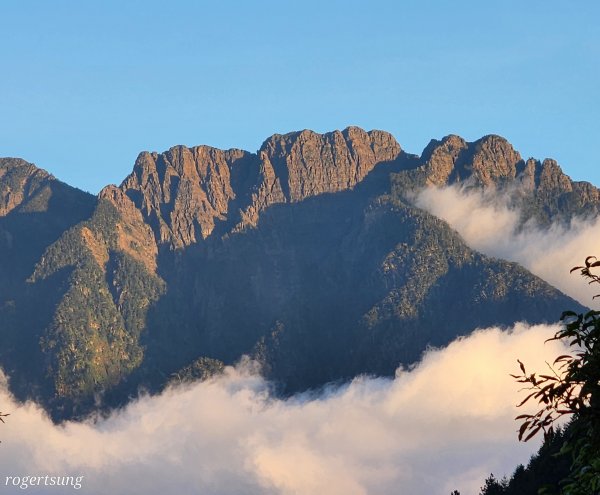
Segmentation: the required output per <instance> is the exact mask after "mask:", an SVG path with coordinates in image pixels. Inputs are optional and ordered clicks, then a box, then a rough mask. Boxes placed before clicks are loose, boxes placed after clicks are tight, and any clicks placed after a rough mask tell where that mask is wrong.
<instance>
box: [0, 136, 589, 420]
mask: <svg viewBox="0 0 600 495" xmlns="http://www.w3.org/2000/svg"><path fill="white" fill-rule="evenodd" d="M451 184H462V185H463V186H464V187H467V188H486V189H490V188H493V189H494V190H497V191H504V192H506V194H507V195H508V196H509V197H510V198H511V201H512V202H513V204H514V205H515V206H518V207H519V209H520V211H521V212H522V219H521V220H522V223H523V224H525V223H526V222H527V221H529V220H535V221H536V222H537V223H538V224H539V225H542V226H543V225H550V224H552V223H554V222H568V221H569V220H570V219H572V218H573V217H575V216H577V217H586V216H595V215H597V214H598V212H599V211H600V190H599V189H597V188H596V187H594V186H592V185H591V184H589V183H586V182H573V181H572V180H571V179H570V178H569V177H568V176H566V175H565V174H564V173H563V172H562V170H561V169H560V167H559V166H558V164H557V163H556V162H555V161H554V160H550V159H546V160H544V161H543V162H540V161H537V160H535V159H528V160H524V159H522V158H521V156H520V155H519V153H518V152H517V151H515V150H514V149H513V147H512V146H511V145H510V143H509V142H508V141H507V140H506V139H504V138H502V137H500V136H495V135H490V136H485V137H483V138H481V139H479V140H477V141H475V142H467V141H465V140H464V139H462V138H460V137H458V136H454V135H451V136H447V137H445V138H443V139H442V140H440V141H438V140H432V141H431V142H430V143H429V145H428V146H427V147H426V148H425V150H424V151H423V153H422V154H421V156H417V155H413V154H409V153H406V152H404V151H403V150H402V149H401V147H400V145H399V144H398V143H397V142H396V140H395V139H394V137H393V136H392V135H391V134H389V133H387V132H383V131H370V132H366V131H364V130H362V129H360V128H357V127H349V128H347V129H344V130H343V131H334V132H330V133H326V134H318V133H315V132H312V131H308V130H304V131H301V132H293V133H289V134H285V135H280V134H276V135H273V136H271V137H270V138H268V139H267V140H266V141H265V142H264V143H263V145H262V146H261V147H260V149H259V150H258V151H257V152H256V153H250V152H247V151H243V150H238V149H231V150H220V149H216V148H212V147H209V146H197V147H193V148H187V147H184V146H176V147H173V148H171V149H169V150H168V151H166V152H164V153H155V152H153V153H149V152H143V153H141V154H140V155H139V156H138V158H137V160H136V162H135V164H134V166H133V171H132V173H131V174H130V175H129V176H127V177H126V178H125V180H124V181H123V182H122V183H121V185H119V186H114V185H109V186H107V187H105V188H104V189H103V190H102V191H101V192H100V193H99V194H98V195H97V196H93V195H90V194H88V193H85V192H83V191H80V190H78V189H76V188H73V187H71V186H69V185H67V184H64V183H62V182H60V181H59V180H57V179H55V178H54V177H53V176H52V175H50V174H48V173H47V172H45V171H43V170H41V169H39V168H37V167H35V166H34V165H32V164H30V163H28V162H26V161H24V160H21V159H15V158H3V159H0V256H1V259H2V264H0V365H1V366H2V367H3V368H4V370H5V372H6V373H7V375H8V376H9V377H10V387H11V391H12V392H13V394H15V396H16V397H18V398H19V399H22V400H25V399H34V400H36V401H38V402H39V403H40V404H43V405H44V407H45V408H46V409H47V410H48V411H49V412H50V414H51V415H52V417H53V418H54V419H55V420H62V419H66V418H73V417H81V416H84V415H86V414H88V413H89V412H91V411H93V410H97V409H100V408H103V407H114V406H119V405H122V404H124V403H126V402H127V400H128V399H129V398H130V397H132V396H135V395H136V394H137V393H138V392H139V390H140V389H145V390H148V391H150V392H156V391H159V390H161V389H162V388H163V387H165V386H166V385H168V384H169V383H173V382H177V381H186V380H193V379H204V378H207V377H209V376H211V375H213V374H214V373H219V372H220V370H222V369H223V366H224V365H229V364H233V363H236V362H237V361H239V360H240V359H241V358H242V356H245V355H248V356H250V357H251V358H253V359H254V360H256V361H257V362H258V363H259V365H260V368H261V372H262V373H263V374H264V375H265V376H267V377H268V378H270V379H271V380H272V382H273V384H274V386H275V387H276V389H277V391H278V392H279V393H281V394H291V393H294V392H298V391H303V390H308V389H313V388H317V387H321V386H323V385H324V384H326V383H329V382H339V381H344V380H348V379H350V378H352V377H354V376H356V375H359V374H374V375H391V374H393V373H394V371H395V370H396V368H397V367H398V366H399V365H401V364H403V365H410V364H411V363H414V362H415V361H417V360H418V359H419V358H420V356H421V354H422V353H423V351H424V350H425V349H426V348H427V347H428V346H442V345H445V344H447V343H449V342H450V341H452V340H454V339H455V338H456V337H457V336H460V335H466V334H468V333H470V332H472V331H473V330H474V329H476V328H478V327H488V326H492V325H510V324H512V323H514V322H515V321H521V320H526V321H528V322H530V323H537V322H544V321H554V320H556V319H557V317H558V316H559V313H560V311H561V310H562V309H567V308H568V309H574V310H580V309H581V306H580V305H579V304H578V303H577V302H575V301H574V300H572V299H570V298H569V297H568V296H566V295H564V294H562V293H561V292H560V291H558V290H557V289H555V288H554V287H552V286H551V285H549V284H548V283H547V282H545V281H544V280H542V279H540V278H538V277H536V276H535V275H533V274H531V273H530V272H528V271H527V270H526V269H525V268H523V267H522V266H520V265H518V264H515V263H511V262H507V261H504V260H500V259H494V258H490V257H487V256H485V255H483V254H481V253H479V252H476V251H474V250H473V249H471V248H470V247H469V246H467V245H466V243H465V242H464V240H463V239H462V238H461V237H460V235H459V234H458V233H457V232H455V231H454V230H453V229H452V228H451V227H450V226H449V225H448V224H447V223H446V222H444V221H443V220H441V219H439V218H437V217H435V216H433V215H431V214H430V213H427V212H426V211H424V210H422V209H419V208H417V207H416V206H415V205H414V202H413V200H412V198H414V194H415V193H416V192H418V191H419V190H421V189H422V188H424V187H432V186H438V187H439V186H445V185H451Z"/></svg>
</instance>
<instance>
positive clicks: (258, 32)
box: [0, 0, 600, 193]
mask: <svg viewBox="0 0 600 495" xmlns="http://www.w3.org/2000/svg"><path fill="white" fill-rule="evenodd" d="M0 26H1V28H0V33H1V38H0V39H1V42H0V60H1V63H2V65H1V67H2V70H1V73H0V156H20V157H22V158H25V159H26V160H28V161H32V162H34V163H36V164H37V165H38V166H40V167H42V168H45V169H46V170H48V171H50V172H51V173H53V174H54V175H55V176H57V177H58V178H59V179H61V180H63V181H65V182H68V183H70V184H72V185H75V186H78V187H80V188H82V189H85V190H88V191H91V192H94V193H96V192H98V190H99V189H100V188H101V187H102V186H104V185H106V184H108V183H120V182H121V180H122V179H123V178H124V177H125V176H126V175H127V174H128V173H129V172H130V171H131V168H132V166H133V162H134V160H135V157H136V156H137V154H138V153H139V152H140V151H142V150H155V151H163V150H165V149H168V148H169V147H171V146H173V145H176V144H185V145H189V146H193V145H197V144H209V145H212V146H217V147H221V148H229V147H238V148H243V149H247V150H249V151H255V150H257V149H258V148H259V147H260V145H261V143H262V142H263V140H264V139H265V138H266V137H268V136H269V135H271V134H273V133H276V132H278V133H282V132H288V131H292V130H298V129H304V128H310V129H314V130H316V131H319V132H325V131H330V130H333V129H341V128H344V127H346V126H348V125H358V126H361V127H363V128H366V129H385V130H388V131H390V132H391V133H392V134H393V135H394V136H395V137H396V139H397V140H398V141H399V142H400V144H401V145H402V147H403V148H404V149H405V150H406V151H408V152H412V153H420V152H421V151H422V149H423V148H424V147H425V145H426V144H427V143H428V141H429V140H430V139H431V138H438V139H439V138H441V137H442V136H444V135H447V134H450V133H454V134H460V135H462V136H463V137H465V138H466V139H468V140H475V139H477V138H479V137H481V136H482V135H485V134H491V133H494V134H501V135H503V136H505V137H506V138H507V139H508V140H509V141H510V142H511V143H513V145H514V146H515V148H517V150H519V151H520V152H521V154H522V155H523V156H524V157H525V158H527V157H529V156H534V157H536V158H544V157H553V158H555V159H557V160H558V161H559V163H560V164H561V165H562V167H563V169H564V170H565V171H566V172H567V173H568V174H569V175H571V176H572V177H573V178H575V179H577V180H589V181H591V182H594V183H595V184H597V185H600V156H599V152H598V150H596V148H597V146H598V135H599V131H600V2H598V1H597V0H587V1H586V0H581V1H577V2H565V1H561V2H558V1H554V0H550V1H549V0H545V1H538V0H527V1H524V0H517V1H513V0H503V1H499V0H498V1H489V2H485V1H458V2H448V1H445V0H444V1H442V0H440V1H433V0H431V1H426V0H420V1H416V0H414V1H413V0H406V1H400V0H396V1H367V0H361V1H353V0H344V1H324V0H321V1H320V2H319V1H312V0H304V1H302V2H286V1H284V0H277V1H238V2H234V1H216V0H215V1H212V2H203V1H195V2H192V1H188V2H186V1H174V0H171V1H169V2H166V1H148V0H145V1H127V2H125V1H118V2H117V1H103V2H82V1H75V0H74V1H60V0H53V1H52V2H48V1H38V2H34V1H27V0H21V1H18V0H0Z"/></svg>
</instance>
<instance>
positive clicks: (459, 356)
mask: <svg viewBox="0 0 600 495" xmlns="http://www.w3.org/2000/svg"><path fill="white" fill-rule="evenodd" d="M555 331H556V327H553V326H532V327H529V326H527V325H523V324H517V325H516V327H515V328H514V329H513V330H511V331H510V332H506V331H500V330H499V329H488V330H485V331H478V332H475V333H474V334H473V335H472V336H470V337H468V338H464V339H459V340H458V341H455V342H453V343H452V344H450V345H449V346H448V347H447V348H444V349H441V350H431V351H429V352H428V353H427V354H426V355H425V356H424V358H423V360H422V361H421V362H420V363H419V365H418V366H417V367H415V368H414V369H412V370H410V371H399V372H398V373H397V376H396V378H395V379H393V380H392V379H373V378H361V379H356V380H354V381H353V382H352V383H350V384H349V385H347V386H344V387H341V388H338V389H333V390H329V391H326V392H323V393H321V394H320V395H318V396H317V397H314V396H312V397H308V396H304V397H302V396H296V397H293V398H290V399H287V400H280V399H276V398H273V397H271V396H270V395H269V392H268V384H267V383H266V382H265V381H264V380H263V379H261V378H260V377H258V376H257V375H256V374H254V373H252V372H251V370H249V369H248V367H247V366H246V367H243V366H240V367H238V368H237V369H233V368H229V369H228V370H227V372H226V374H225V376H223V377H220V378H218V379H215V380H212V381H209V382H204V383H197V384H193V385H189V386H185V387H179V388H174V389H169V390H167V391H166V392H164V393H163V394H161V395H160V396H156V397H143V398H141V399H139V400H137V401H134V402H133V403H131V404H129V405H128V406H127V407H126V408H125V409H124V410H122V411H119V412H115V413H113V414H112V415H111V416H110V417H108V418H106V419H103V420H99V421H97V422H95V423H93V422H91V421H88V422H83V423H78V422H68V423H66V424H64V425H62V426H56V425H53V424H52V423H51V422H50V421H49V419H48V418H47V417H46V416H45V414H44V413H43V412H42V411H41V410H40V408H39V407H38V406H36V405H35V404H25V405H18V404H17V403H15V402H14V400H13V398H12V397H11V396H10V395H9V394H8V392H7V391H6V387H3V389H2V390H1V391H0V406H1V407H0V410H2V411H4V412H10V413H11V415H10V416H9V417H8V418H7V420H8V421H7V424H5V425H1V424H0V438H1V439H2V443H1V444H0V493H42V494H52V493H56V494H58V493H60V494H61V495H62V494H65V493H85V494H94V495H96V494H97V495H105V494H123V495H128V494H144V495H158V494H160V495H162V494H165V493H177V494H178V495H179V494H180V495H185V494H207V495H224V494H228V495H252V494H281V495H315V494H326V495H366V494H369V495H391V494H406V495H420V494H423V495H435V494H440V495H448V494H449V493H450V492H451V491H452V490H453V489H459V490H460V491H461V493H462V494H463V495H470V494H472V495H476V494H478V493H479V487H480V486H481V485H482V484H483V481H484V479H485V477H487V475H489V473H490V472H494V473H495V474H496V475H497V476H502V475H503V474H505V473H511V472H512V470H513V469H514V467H515V466H516V465H517V463H519V462H521V463H526V462H527V461H528V459H529V456H530V454H531V453H532V452H533V451H534V450H536V448H537V446H538V445H539V442H532V443H528V444H522V443H518V442H517V439H516V429H517V423H516V422H515V421H514V420H513V418H514V416H515V415H516V414H519V412H520V411H521V410H518V409H517V408H516V407H515V403H517V402H518V401H519V400H520V399H519V398H520V397H521V394H519V393H518V392H517V388H518V387H517V384H516V383H515V382H514V380H513V379H512V378H511V377H509V376H508V373H510V372H513V373H514V372H517V371H518V367H517V364H516V359H517V358H521V359H522V360H524V361H525V362H526V363H527V364H528V365H530V366H531V368H532V369H537V370H542V368H543V367H544V366H545V365H544V360H552V359H553V358H554V357H555V356H557V355H558V354H559V353H561V352H562V349H561V348H560V344H558V343H556V342H554V343H547V344H543V342H544V340H545V339H546V338H548V337H549V336H551V335H553V333H554V332H555ZM45 475H49V476H57V475H71V476H84V479H83V481H82V488H81V489H80V490H75V489H73V488H72V487H60V488H59V487H56V486H55V487H52V486H48V487H44V486H42V487H30V488H29V489H27V490H26V491H25V490H21V489H19V488H17V487H11V486H9V487H7V486H5V483H6V476H20V477H22V476H45ZM42 483H43V481H42Z"/></svg>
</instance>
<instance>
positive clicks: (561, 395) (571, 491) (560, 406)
mask: <svg viewBox="0 0 600 495" xmlns="http://www.w3.org/2000/svg"><path fill="white" fill-rule="evenodd" d="M599 266H600V262H599V261H596V258H594V257H588V258H587V259H586V260H585V264H584V266H579V267H575V268H573V269H572V270H571V272H573V271H577V270H580V272H581V275H582V276H583V277H585V278H588V279H590V283H600V278H599V277H598V276H597V275H596V274H594V273H593V271H592V269H593V268H596V267H599ZM561 319H562V321H563V323H564V327H563V328H561V330H559V331H558V332H557V333H556V334H555V336H554V337H553V338H551V339H549V340H560V341H562V342H564V343H566V344H567V345H568V346H569V347H570V348H572V350H573V352H572V354H564V355H561V356H559V357H557V358H556V359H555V361H554V363H552V365H548V367H549V369H550V373H549V374H537V373H528V372H527V370H526V368H525V365H524V364H523V363H521V362H520V361H519V366H520V369H521V374H520V375H512V376H513V377H514V378H515V379H516V380H517V381H518V382H519V383H523V384H525V385H526V389H527V390H529V394H528V395H527V396H526V397H525V399H524V400H523V401H522V402H521V403H520V404H519V406H522V405H523V404H526V403H527V402H529V401H531V400H533V401H537V403H538V404H539V406H540V408H539V410H538V411H537V412H536V413H534V414H521V415H519V416H517V418H516V419H517V420H522V424H521V427H520V428H519V440H523V441H528V440H530V439H531V438H533V437H534V436H535V435H536V434H537V433H538V432H540V431H543V432H544V436H545V440H546V441H548V439H549V438H552V437H553V436H554V433H555V424H556V423H557V421H559V420H560V419H562V418H564V417H572V418H573V420H572V423H571V425H570V427H569V436H568V438H567V439H566V441H565V442H564V443H563V445H562V448H561V453H562V454H569V455H570V456H571V460H572V464H571V468H570V473H569V476H568V477H567V478H566V479H565V480H564V482H563V485H564V486H563V493H564V494H566V495H580V494H581V495H584V494H585V495H591V494H597V493H600V346H599V343H600V312H599V311H589V312H587V313H585V314H577V313H575V312H573V311H566V312H564V313H563V315H562V318H561Z"/></svg>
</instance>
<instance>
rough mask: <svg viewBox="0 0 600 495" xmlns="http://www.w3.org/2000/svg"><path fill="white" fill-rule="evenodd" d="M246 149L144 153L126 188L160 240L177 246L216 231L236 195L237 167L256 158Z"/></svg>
mask: <svg viewBox="0 0 600 495" xmlns="http://www.w3.org/2000/svg"><path fill="white" fill-rule="evenodd" d="M252 156H253V155H252V154H251V153H248V152H246V151H242V150H237V149H233V150H227V151H224V150H220V149H216V148H212V147H209V146H197V147H194V148H187V147H185V146H176V147H173V148H171V149H170V150H168V151H167V152H165V153H160V154H159V153H148V152H144V153H141V154H140V155H139V156H138V158H137V160H136V163H135V166H134V170H133V172H132V173H131V175H129V176H128V177H127V178H126V179H125V180H124V181H123V183H122V184H121V186H120V188H121V190H122V191H123V192H125V194H126V195H127V196H128V197H129V198H130V199H131V200H132V201H133V203H134V204H135V205H136V207H137V208H138V209H139V210H140V211H141V212H142V214H143V215H144V217H145V218H146V220H147V221H148V223H149V224H150V225H151V227H152V228H153V230H154V232H155V235H156V238H157V240H158V241H159V242H160V243H171V244H172V245H173V246H175V247H180V246H185V245H189V244H192V243H194V242H197V241H198V240H200V239H203V238H205V237H207V236H208V235H210V233H211V232H212V230H213V229H214V226H215V221H216V220H217V219H220V220H224V219H225V216H226V214H227V211H228V205H229V202H230V201H231V200H232V199H234V198H235V193H234V191H233V189H232V181H231V170H232V168H234V167H235V166H236V163H237V162H243V161H248V160H251V158H252Z"/></svg>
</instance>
